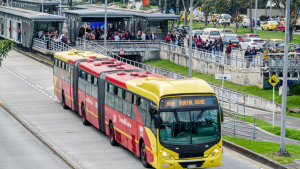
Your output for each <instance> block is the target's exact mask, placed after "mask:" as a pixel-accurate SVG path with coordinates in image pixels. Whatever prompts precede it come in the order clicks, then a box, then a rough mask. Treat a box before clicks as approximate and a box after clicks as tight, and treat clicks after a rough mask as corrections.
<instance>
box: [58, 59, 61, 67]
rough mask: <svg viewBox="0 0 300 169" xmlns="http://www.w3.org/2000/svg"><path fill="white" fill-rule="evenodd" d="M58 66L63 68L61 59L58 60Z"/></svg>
mask: <svg viewBox="0 0 300 169" xmlns="http://www.w3.org/2000/svg"><path fill="white" fill-rule="evenodd" d="M58 67H59V68H61V60H58Z"/></svg>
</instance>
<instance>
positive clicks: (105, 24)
mask: <svg viewBox="0 0 300 169" xmlns="http://www.w3.org/2000/svg"><path fill="white" fill-rule="evenodd" d="M106 36H107V0H105V19H104V54H107V52H106Z"/></svg>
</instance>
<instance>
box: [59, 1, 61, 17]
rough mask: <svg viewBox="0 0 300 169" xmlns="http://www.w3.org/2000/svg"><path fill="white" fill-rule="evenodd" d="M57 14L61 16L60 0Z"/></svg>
mask: <svg viewBox="0 0 300 169" xmlns="http://www.w3.org/2000/svg"><path fill="white" fill-rule="evenodd" d="M59 15H60V16H61V0H59Z"/></svg>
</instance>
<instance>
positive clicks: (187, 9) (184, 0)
mask: <svg viewBox="0 0 300 169" xmlns="http://www.w3.org/2000/svg"><path fill="white" fill-rule="evenodd" d="M199 3H200V0H194V1H193V11H194V10H195V9H196V8H197V7H198V6H199ZM182 5H183V9H184V25H187V17H188V15H189V14H190V13H191V11H190V0H182Z"/></svg>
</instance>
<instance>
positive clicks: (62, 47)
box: [49, 39, 73, 55]
mask: <svg viewBox="0 0 300 169" xmlns="http://www.w3.org/2000/svg"><path fill="white" fill-rule="evenodd" d="M72 49H73V48H72V47H70V46H69V45H67V44H66V43H64V42H59V41H56V40H53V39H50V40H49V50H50V53H51V54H52V55H54V53H56V52H63V51H70V50H72Z"/></svg>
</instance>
